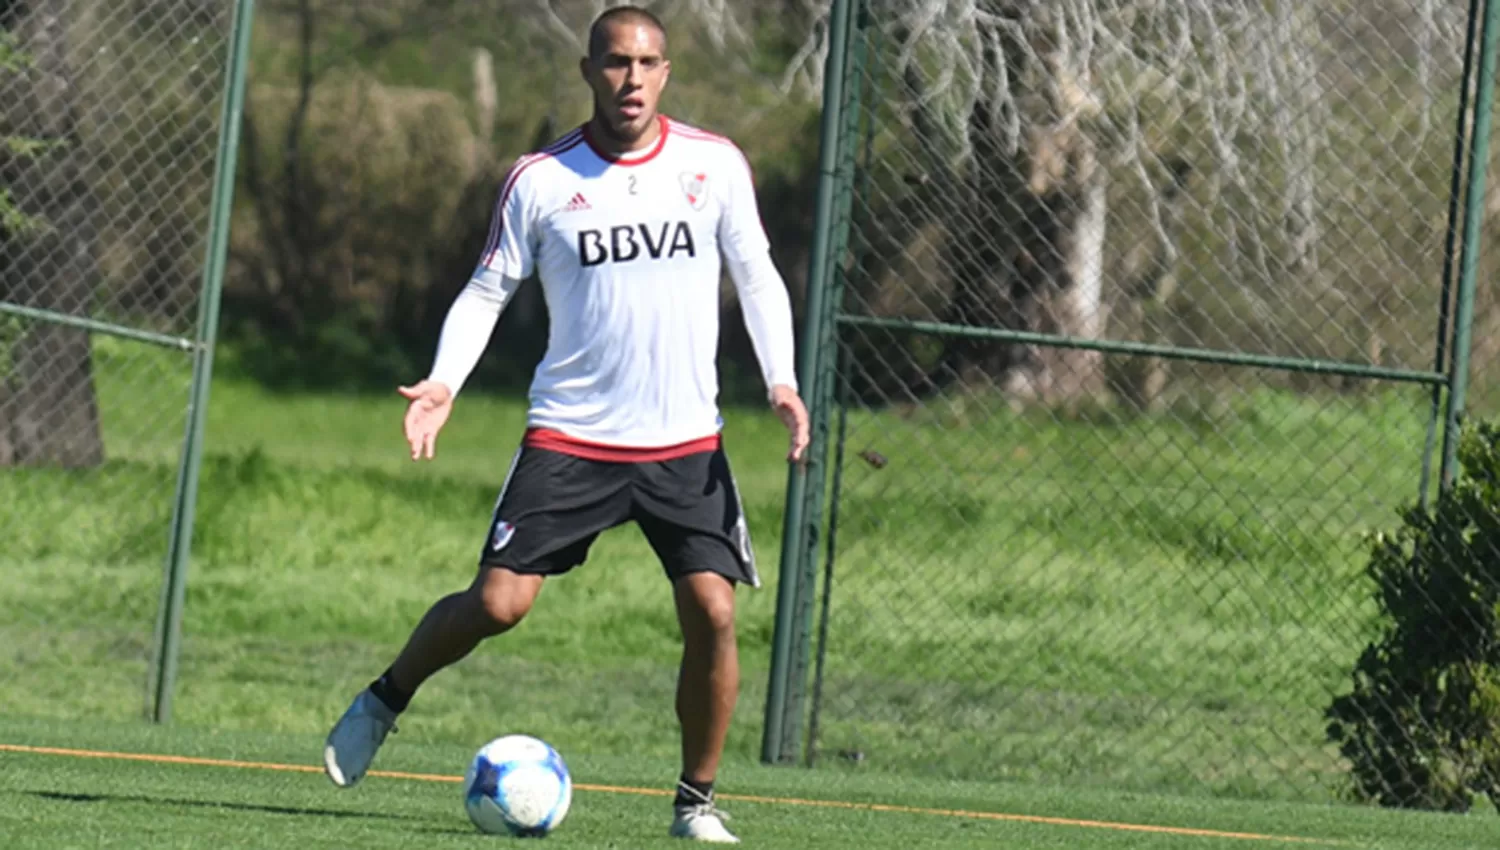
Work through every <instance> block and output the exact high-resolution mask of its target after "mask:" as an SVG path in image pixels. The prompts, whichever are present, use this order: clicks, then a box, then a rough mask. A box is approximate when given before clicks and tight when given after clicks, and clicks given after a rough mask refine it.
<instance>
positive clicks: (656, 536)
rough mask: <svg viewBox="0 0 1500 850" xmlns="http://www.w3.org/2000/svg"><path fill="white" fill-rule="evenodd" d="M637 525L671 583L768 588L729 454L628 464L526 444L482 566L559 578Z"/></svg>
mask: <svg viewBox="0 0 1500 850" xmlns="http://www.w3.org/2000/svg"><path fill="white" fill-rule="evenodd" d="M631 520H634V521H635V522H636V523H637V524H638V525H639V526H640V528H641V531H642V532H644V533H645V536H646V540H647V541H648V542H650V544H651V548H652V549H654V550H655V551H656V554H657V557H659V558H660V559H661V564H662V568H663V569H665V570H666V573H667V577H668V578H670V579H673V580H675V579H677V578H680V577H681V576H684V575H687V574H689V573H695V572H705V571H707V572H714V573H718V574H719V575H722V576H724V577H726V578H728V579H730V580H732V581H735V582H740V583H745V584H749V585H752V586H754V587H759V586H760V577H759V575H757V573H756V571H755V555H754V553H753V552H752V551H751V548H750V533H749V530H748V528H747V527H746V524H745V515H744V512H743V510H742V509H741V506H740V497H739V492H738V491H737V489H736V488H735V484H734V476H733V475H732V474H731V473H730V470H729V459H728V457H726V456H725V454H724V450H723V449H722V448H720V449H717V450H714V451H706V452H699V453H696V454H691V455H687V456H686V457H680V458H675V459H673V460H665V461H651V462H642V463H620V462H605V461H597V460H588V459H585V458H580V457H574V456H572V455H568V454H563V453H561V452H556V451H552V450H550V449H543V448H537V447H535V446H522V448H521V450H520V451H518V452H517V453H516V456H515V459H514V460H513V461H512V462H511V468H510V473H509V474H508V475H507V476H506V479H505V484H504V486H502V487H501V489H500V497H499V499H497V500H496V503H495V513H494V516H493V517H492V518H491V520H490V530H489V536H488V537H487V538H486V540H485V544H484V551H483V552H482V553H481V554H480V556H479V563H480V565H481V566H488V567H506V568H508V569H510V570H513V571H515V572H518V573H532V574H541V575H560V574H562V573H565V572H567V571H568V570H571V569H572V568H573V567H576V566H578V565H579V564H581V563H583V562H584V560H585V559H586V558H587V557H588V551H589V546H590V545H591V544H592V543H593V542H594V539H595V538H596V537H598V536H599V533H600V532H602V531H605V530H607V529H610V528H614V527H615V526H617V525H623V524H625V523H626V522H628V521H631Z"/></svg>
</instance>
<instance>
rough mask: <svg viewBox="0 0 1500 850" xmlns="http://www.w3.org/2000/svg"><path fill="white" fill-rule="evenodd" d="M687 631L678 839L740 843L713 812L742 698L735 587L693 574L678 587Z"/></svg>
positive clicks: (680, 707) (680, 694)
mask: <svg viewBox="0 0 1500 850" xmlns="http://www.w3.org/2000/svg"><path fill="white" fill-rule="evenodd" d="M674 593H675V596H676V602H677V620H678V623H679V624H680V625H681V628H682V640H683V648H682V664H681V667H679V668H678V675H677V719H678V722H679V723H681V724H682V777H681V779H680V781H679V783H678V788H677V801H676V803H677V805H676V808H677V818H676V820H675V821H674V822H673V824H672V834H673V835H676V836H679V837H684V838H696V839H700V840H706V841H717V842H726V843H727V842H734V841H737V840H738V839H736V838H735V837H734V836H733V835H731V834H730V833H729V831H728V830H726V829H725V828H724V825H723V823H722V821H721V818H722V817H723V812H720V811H718V810H716V809H715V808H714V807H713V782H714V778H715V776H717V774H718V771H719V759H720V757H721V756H722V755H723V753H724V739H725V738H726V737H727V735H728V733H729V721H730V718H731V717H732V716H733V715H734V705H735V702H736V700H737V699H738V697H739V685H740V662H739V652H738V649H737V647H736V641H735V632H734V584H733V583H732V582H730V581H729V580H728V579H726V578H724V577H723V576H721V575H718V574H715V573H706V572H704V573H692V574H689V575H687V576H684V577H682V578H680V579H678V580H677V582H676V584H675V586H674Z"/></svg>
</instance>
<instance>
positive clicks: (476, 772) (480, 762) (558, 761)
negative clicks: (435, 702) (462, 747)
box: [464, 735, 573, 837]
mask: <svg viewBox="0 0 1500 850" xmlns="http://www.w3.org/2000/svg"><path fill="white" fill-rule="evenodd" d="M572 802H573V779H572V777H571V776H570V775H569V774H568V768H567V765H565V764H563V760H562V756H560V755H558V754H557V751H556V750H554V749H552V747H551V746H550V745H549V744H548V743H547V742H546V741H543V740H541V739H538V738H533V737H531V736H530V735H505V736H503V737H500V738H496V739H495V740H493V741H490V742H489V743H488V744H485V745H484V746H483V747H480V748H479V752H477V753H475V754H474V758H473V759H471V760H470V761H469V770H468V773H467V774H466V775H465V776H464V809H465V810H466V811H467V812H468V813H469V820H471V821H473V822H474V825H475V826H477V827H479V830H480V831H481V832H487V833H494V834H503V833H507V832H508V833H510V834H511V835H520V836H533V837H537V836H543V835H546V834H547V833H549V832H551V831H552V830H554V829H556V828H557V826H558V824H560V823H562V820H563V818H564V817H566V816H567V814H568V806H569V805H570V804H571V803H572Z"/></svg>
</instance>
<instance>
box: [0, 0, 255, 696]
mask: <svg viewBox="0 0 1500 850" xmlns="http://www.w3.org/2000/svg"><path fill="white" fill-rule="evenodd" d="M234 6H235V4H233V3H222V2H215V3H209V2H200V0H129V2H117V1H116V0H109V2H105V0H12V1H11V2H5V3H0V541H4V545H3V546H0V550H3V551H0V607H3V608H4V609H5V611H6V615H5V617H4V618H3V619H0V645H3V646H4V649H3V650H0V713H4V714H5V715H7V716H20V715H44V716H49V717H69V716H79V717H89V718H122V717H132V716H139V714H140V712H141V710H142V699H143V694H145V695H146V699H147V700H148V704H149V700H150V698H151V696H150V691H151V689H150V688H149V687H148V678H149V672H150V670H151V666H152V662H153V660H154V658H155V657H156V655H157V651H158V644H159V641H156V640H153V624H154V622H155V621H156V618H157V617H158V615H159V606H160V603H161V599H162V586H163V570H164V565H165V564H166V563H167V560H168V550H169V545H170V541H171V539H172V535H171V533H170V531H171V528H170V527H171V525H172V516H173V504H174V496H173V494H174V488H175V486H176V483H177V479H178V475H179V465H180V459H181V457H182V455H183V435H184V428H185V425H186V422H187V420H186V417H185V414H186V412H187V409H188V403H189V384H190V378H191V375H192V372H193V364H194V357H193V354H192V352H193V351H194V350H195V349H197V348H198V344H197V341H196V340H197V324H198V314H199V301H200V298H201V296H202V292H201V282H202V280H203V263H204V257H205V255H206V253H207V248H208V241H207V239H206V237H207V234H208V228H209V219H210V204H211V198H212V196H213V186H214V174H215V162H216V159H217V157H216V144H217V142H218V138H219V133H218V130H219V125H220V116H221V112H222V109H223V100H224V92H225V78H226V74H225V69H226V63H227V61H228V58H229V46H230V34H231V25H232V22H233V19H234V17H235V10H234Z"/></svg>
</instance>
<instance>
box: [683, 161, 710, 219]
mask: <svg viewBox="0 0 1500 850" xmlns="http://www.w3.org/2000/svg"><path fill="white" fill-rule="evenodd" d="M678 179H679V180H681V181H682V193H683V194H684V195H686V196H687V201H688V205H689V206H691V207H692V208H693V209H695V210H701V209H703V208H704V207H705V206H707V205H708V175H707V174H704V173H703V172H701V171H699V172H693V171H684V172H682V174H681V175H680V176H679V178H678Z"/></svg>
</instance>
